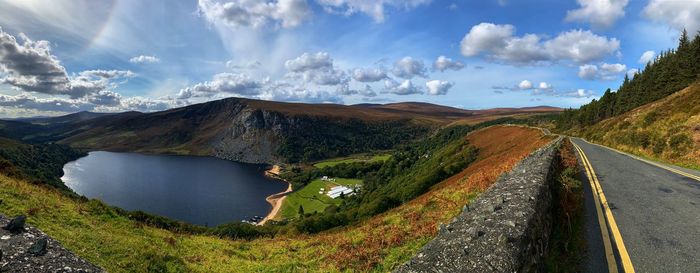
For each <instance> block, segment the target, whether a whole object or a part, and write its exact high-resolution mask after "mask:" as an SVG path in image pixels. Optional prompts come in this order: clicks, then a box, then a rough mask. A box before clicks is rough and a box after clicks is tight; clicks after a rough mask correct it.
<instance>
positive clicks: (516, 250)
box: [395, 137, 562, 272]
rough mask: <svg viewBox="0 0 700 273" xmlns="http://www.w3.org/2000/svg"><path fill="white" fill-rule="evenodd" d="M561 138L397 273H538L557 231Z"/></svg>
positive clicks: (521, 166) (496, 186)
mask: <svg viewBox="0 0 700 273" xmlns="http://www.w3.org/2000/svg"><path fill="white" fill-rule="evenodd" d="M561 141H562V139H561V137H560V138H559V139H557V140H556V141H554V142H552V143H550V144H549V145H548V146H545V147H543V148H541V149H539V150H537V151H535V152H533V153H532V154H531V155H529V156H528V157H527V158H525V159H524V160H523V161H521V162H520V163H519V164H518V165H516V166H515V168H513V170H511V171H510V172H509V173H507V174H505V175H503V176H502V177H501V178H499V180H498V181H497V182H496V183H495V184H494V185H493V186H492V187H491V188H490V189H489V190H487V191H486V192H484V193H483V194H481V196H479V197H478V198H477V200H475V201H474V202H472V203H471V204H470V205H467V206H465V207H464V208H463V211H462V213H461V214H460V215H458V216H457V217H455V218H454V219H453V220H452V222H450V223H449V224H446V225H441V226H440V232H439V234H438V236H437V237H436V238H435V239H433V240H432V241H431V242H429V243H428V244H426V245H425V246H424V247H423V248H422V249H421V250H420V252H419V253H418V254H417V255H416V256H415V257H413V258H412V259H411V260H410V261H409V262H407V263H406V264H404V265H402V266H400V267H399V268H397V269H396V270H395V272H537V271H540V270H541V269H542V268H541V266H542V258H543V257H544V254H545V253H546V251H547V244H548V242H549V235H550V233H551V229H552V205H553V203H552V189H551V187H550V181H551V176H552V175H553V173H554V171H553V166H555V164H553V163H554V160H557V157H556V154H557V149H558V147H559V145H560V143H561Z"/></svg>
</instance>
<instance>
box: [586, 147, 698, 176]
mask: <svg viewBox="0 0 700 273" xmlns="http://www.w3.org/2000/svg"><path fill="white" fill-rule="evenodd" d="M582 140H583V141H585V142H586V143H588V144H591V145H596V146H599V147H603V148H606V149H608V150H611V151H613V152H616V153H618V154H621V155H626V156H629V157H631V158H634V159H636V160H639V161H642V162H645V163H647V164H651V165H654V166H656V167H659V168H662V169H664V170H667V171H670V172H673V173H676V174H679V175H682V176H685V177H688V178H690V179H694V180H697V181H700V176H697V175H693V174H689V173H686V172H684V171H681V170H678V169H674V168H671V167H668V166H664V165H661V164H659V163H656V162H653V161H649V160H646V159H644V158H640V157H638V156H634V155H631V154H628V153H625V152H621V151H618V150H616V149H613V148H610V147H607V146H603V145H600V144H596V143H591V142H589V141H588V140H585V139H583V138H582Z"/></svg>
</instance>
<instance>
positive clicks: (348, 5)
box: [317, 0, 432, 23]
mask: <svg viewBox="0 0 700 273" xmlns="http://www.w3.org/2000/svg"><path fill="white" fill-rule="evenodd" d="M431 1H432V0H373V1H367V0H317V2H318V3H319V4H320V5H321V6H323V7H324V9H325V10H326V11H327V12H331V13H342V14H345V15H352V14H355V13H358V12H360V13H364V14H367V15H369V16H371V17H372V18H373V19H374V21H375V22H378V23H379V22H383V21H384V13H385V10H386V7H387V6H388V7H393V8H403V9H407V10H408V9H412V8H415V7H417V6H420V5H425V4H429V3H430V2H431Z"/></svg>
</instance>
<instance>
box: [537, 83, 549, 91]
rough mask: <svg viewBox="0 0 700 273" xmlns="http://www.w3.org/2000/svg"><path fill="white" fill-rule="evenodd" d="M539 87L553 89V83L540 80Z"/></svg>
mask: <svg viewBox="0 0 700 273" xmlns="http://www.w3.org/2000/svg"><path fill="white" fill-rule="evenodd" d="M537 89H540V90H550V89H552V85H551V84H548V83H546V82H540V84H539V85H538V86H537Z"/></svg>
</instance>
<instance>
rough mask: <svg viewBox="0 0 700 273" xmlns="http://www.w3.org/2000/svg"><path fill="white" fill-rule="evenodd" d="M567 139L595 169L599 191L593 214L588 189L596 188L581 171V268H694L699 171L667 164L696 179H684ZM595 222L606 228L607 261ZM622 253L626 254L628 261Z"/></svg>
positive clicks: (699, 232) (699, 267) (698, 256)
mask: <svg viewBox="0 0 700 273" xmlns="http://www.w3.org/2000/svg"><path fill="white" fill-rule="evenodd" d="M572 140H573V142H574V144H576V145H577V146H578V147H580V148H581V150H582V151H583V154H584V155H585V158H587V160H588V162H589V163H590V164H589V166H590V167H591V168H592V171H593V172H595V178H593V179H592V180H594V182H596V180H597V182H598V183H599V185H600V186H599V187H600V189H601V190H602V193H603V194H601V195H599V196H597V197H598V199H600V200H598V204H601V203H602V204H603V205H602V206H600V208H601V211H602V215H601V218H600V219H599V218H598V215H597V212H596V206H595V201H596V200H594V199H595V198H594V192H597V191H595V190H592V189H597V188H596V184H595V183H594V185H593V186H591V184H590V183H589V182H590V181H589V179H588V178H587V173H584V175H583V176H584V178H585V179H584V185H585V186H586V191H585V195H586V201H585V202H586V204H585V205H586V212H587V213H586V214H587V223H586V225H587V226H586V237H587V239H588V241H589V254H588V256H589V257H588V258H589V259H588V260H589V261H588V263H587V264H586V272H608V271H614V270H618V272H630V271H631V270H630V269H631V268H633V269H634V271H635V272H691V273H697V272H700V181H698V180H696V179H697V178H700V177H698V175H700V173H699V172H696V171H691V170H687V169H682V168H677V167H673V170H677V171H682V172H685V173H687V174H689V175H690V176H695V178H696V179H694V178H690V177H687V176H684V175H681V174H678V173H676V172H673V171H670V170H667V169H664V168H662V167H659V166H655V165H652V164H650V163H646V162H644V161H641V160H638V159H635V158H633V157H631V156H628V155H623V154H620V153H618V152H615V151H613V150H609V149H607V148H604V147H601V146H597V145H594V144H590V143H587V142H585V141H583V140H581V139H572ZM579 159H583V157H580V158H579ZM661 166H663V167H666V168H668V167H669V166H667V165H661ZM589 172H590V171H589ZM604 200H607V206H606V205H605V204H606V202H605V201H604ZM610 213H611V215H608V214H610ZM611 216H612V217H611ZM611 220H612V221H611ZM599 221H603V223H604V225H605V227H604V229H607V236H608V237H609V239H608V240H609V242H610V244H611V247H610V248H611V249H612V251H613V255H614V261H612V263H611V264H609V263H608V259H607V258H606V257H607V256H606V253H607V252H606V251H605V244H604V242H605V240H606V239H605V238H604V237H605V235H604V234H605V233H606V232H603V231H601V226H600V225H598V223H599ZM611 222H613V223H614V224H611ZM616 232H617V234H616ZM621 245H624V247H621ZM625 250H626V251H625ZM625 257H629V258H628V260H627V261H628V263H629V264H628V265H626V264H625V262H624V260H625ZM610 266H612V267H614V268H613V269H614V270H610ZM625 269H627V271H625Z"/></svg>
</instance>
